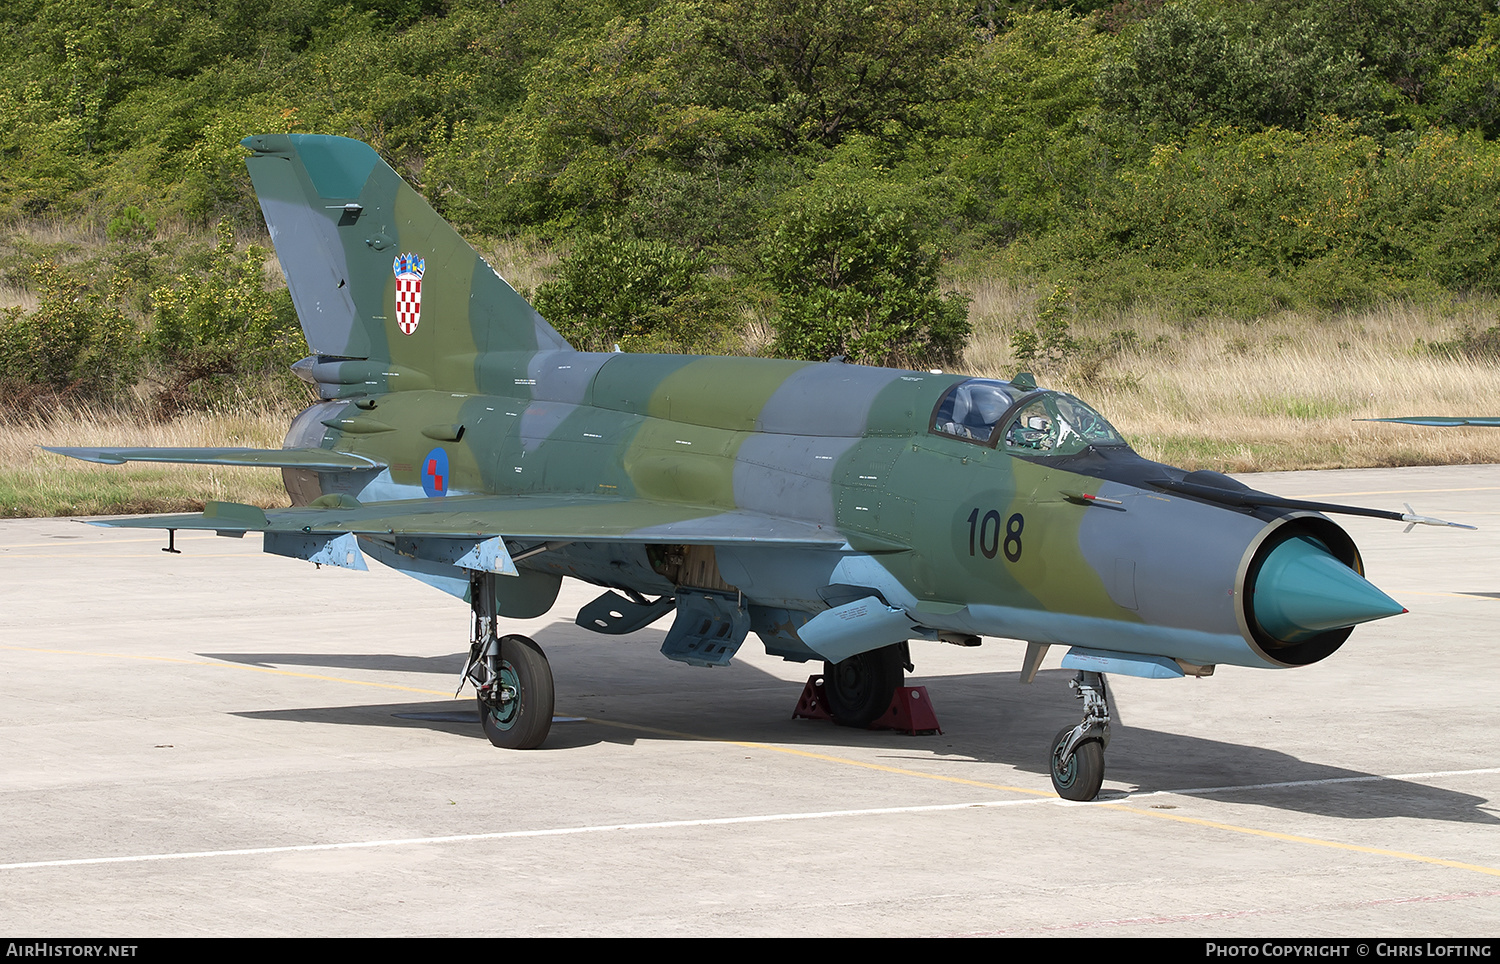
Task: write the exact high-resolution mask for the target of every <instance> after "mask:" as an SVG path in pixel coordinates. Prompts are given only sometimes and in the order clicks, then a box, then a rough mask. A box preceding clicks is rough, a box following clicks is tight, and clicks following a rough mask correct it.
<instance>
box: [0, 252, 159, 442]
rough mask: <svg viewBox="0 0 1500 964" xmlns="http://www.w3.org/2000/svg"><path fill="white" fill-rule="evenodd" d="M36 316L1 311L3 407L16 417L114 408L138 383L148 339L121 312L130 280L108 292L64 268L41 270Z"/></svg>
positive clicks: (115, 282)
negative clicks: (37, 410)
mask: <svg viewBox="0 0 1500 964" xmlns="http://www.w3.org/2000/svg"><path fill="white" fill-rule="evenodd" d="M33 278H34V279H35V283H36V287H37V290H38V291H39V293H40V295H41V298H40V302H39V304H38V305H37V307H36V310H35V311H32V312H29V313H28V312H23V311H21V309H19V308H7V309H4V310H3V311H0V399H3V400H4V403H5V404H4V405H3V406H0V407H3V408H6V409H10V410H11V411H13V412H17V411H27V410H30V409H31V408H33V407H35V406H37V405H41V404H48V403H51V404H55V403H57V402H71V401H77V402H84V403H91V402H110V401H114V400H115V399H117V398H118V396H119V395H120V393H121V392H122V391H123V390H124V389H125V388H127V387H129V385H130V384H131V382H132V381H133V380H134V378H135V375H136V372H137V370H138V369H137V366H138V362H139V357H140V356H139V351H138V348H139V343H140V335H139V332H138V331H137V329H136V326H135V324H134V323H133V322H132V321H131V320H130V319H129V318H127V317H126V316H125V313H124V312H123V311H121V309H120V297H119V295H120V288H121V286H122V285H123V284H124V279H123V278H122V277H120V276H118V275H117V276H115V277H113V278H111V279H110V280H109V281H108V282H107V288H106V290H104V291H100V290H98V288H96V287H93V286H90V285H88V284H86V283H84V282H83V281H80V280H78V279H75V278H71V277H69V276H68V275H67V274H66V273H65V272H63V271H62V270H61V269H60V268H58V267H57V265H56V264H54V263H52V262H50V261H48V262H42V263H39V264H37V265H36V266H35V268H34V269H33Z"/></svg>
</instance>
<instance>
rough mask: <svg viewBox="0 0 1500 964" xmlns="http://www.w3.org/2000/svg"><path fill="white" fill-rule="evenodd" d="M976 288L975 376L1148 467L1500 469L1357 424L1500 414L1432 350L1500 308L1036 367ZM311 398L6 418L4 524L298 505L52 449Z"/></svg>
mask: <svg viewBox="0 0 1500 964" xmlns="http://www.w3.org/2000/svg"><path fill="white" fill-rule="evenodd" d="M70 237H71V236H69V235H68V234H67V232H66V231H64V230H63V229H62V228H61V227H58V226H49V225H45V224H42V225H36V226H32V227H31V228H30V230H29V231H28V232H27V238H28V240H29V241H31V242H32V243H37V244H53V245H64V244H66V243H67V242H69V240H70ZM73 240H76V239H73ZM484 254H485V256H486V257H487V258H488V259H489V260H490V262H491V263H492V264H494V265H495V267H496V268H497V269H498V270H499V271H500V273H501V274H502V275H503V276H504V277H506V278H507V279H509V280H511V281H512V283H513V284H514V285H515V286H516V287H517V288H519V289H522V290H527V289H534V288H535V287H536V285H537V284H538V283H540V282H541V281H544V280H546V278H547V277H548V276H549V274H550V272H551V271H552V270H553V269H554V268H555V264H556V256H555V254H553V253H551V252H548V251H546V250H543V249H542V248H540V247H538V246H536V245H534V244H529V243H520V242H510V243H506V242H494V243H492V244H490V245H489V246H487V247H485V248H484ZM266 270H267V276H268V278H272V277H273V275H276V274H278V272H277V267H276V265H275V262H274V259H272V260H271V261H270V262H268V264H267V266H266ZM273 280H274V279H273ZM962 287H963V288H964V290H965V291H966V292H967V293H968V294H970V295H971V298H972V301H971V307H970V319H971V322H972V323H973V326H974V334H973V337H972V338H971V340H970V344H969V348H968V352H967V355H966V358H965V365H964V371H966V372H969V373H973V374H977V375H986V376H990V377H999V378H1009V377H1010V376H1012V375H1013V374H1015V372H1016V371H1018V370H1020V369H1021V368H1023V367H1029V368H1031V369H1032V370H1033V371H1034V372H1035V373H1036V375H1037V377H1038V381H1039V382H1040V383H1041V384H1043V385H1045V386H1047V387H1051V388H1058V389H1062V390H1064V391H1068V392H1072V393H1073V394H1076V395H1078V396H1079V397H1081V398H1083V399H1084V400H1086V401H1088V402H1090V403H1091V404H1093V405H1094V406H1095V407H1096V408H1098V409H1099V410H1100V411H1101V412H1103V413H1104V414H1105V415H1106V416H1107V417H1108V418H1109V419H1110V421H1112V422H1113V423H1114V424H1115V425H1116V427H1118V428H1119V429H1120V431H1121V432H1122V433H1123V434H1124V435H1125V436H1126V438H1128V439H1129V440H1130V441H1131V443H1132V444H1133V445H1134V446H1135V447H1136V449H1137V450H1138V451H1139V452H1140V453H1141V454H1142V455H1145V456H1146V457H1148V458H1152V459H1157V460H1160V461H1163V462H1168V463H1171V464H1174V465H1180V466H1183V467H1185V468H1190V469H1196V468H1211V469H1217V470H1220V471H1226V472H1254V471H1273V470H1286V469H1309V468H1351V467H1370V466H1399V465H1442V464H1452V463H1489V462H1496V463H1500V431H1497V430H1492V429H1440V428H1420V427H1415V426H1404V425H1390V424H1382V423H1370V422H1361V421H1357V420H1358V419H1364V418H1380V417H1390V416H1401V415H1500V366H1497V365H1496V364H1494V363H1492V362H1484V361H1475V360H1470V359H1464V358H1455V357H1449V356H1444V355H1442V354H1438V353H1434V352H1431V351H1425V350H1421V349H1420V348H1419V347H1418V346H1419V345H1421V344H1430V343H1434V342H1451V341H1453V340H1454V339H1455V338H1456V337H1457V336H1458V335H1459V334H1460V333H1461V332H1462V331H1464V330H1471V331H1482V330H1484V329H1486V328H1489V327H1490V326H1491V325H1493V324H1495V322H1496V319H1497V316H1500V300H1497V299H1483V298H1475V299H1469V300H1463V299H1455V300H1453V301H1451V302H1448V303H1441V304H1432V305H1413V304H1406V303H1391V304H1386V305H1384V306H1381V307H1378V308H1374V309H1370V310H1367V311H1361V312H1351V313H1347V314H1340V315H1331V316H1330V315H1326V314H1314V313H1284V314H1280V315H1275V316H1271V317H1267V318H1261V319H1257V320H1255V321H1251V322H1245V321H1239V320H1235V319H1228V318H1201V319H1190V320H1186V321H1184V320H1183V319H1181V318H1180V317H1178V316H1177V315H1175V314H1170V313H1167V312H1162V311H1158V310H1155V309H1151V308H1142V309H1138V310H1135V311H1131V312H1122V313H1118V314H1113V315H1109V316H1101V317H1082V316H1074V317H1072V318H1071V319H1070V325H1071V329H1070V330H1071V333H1072V334H1073V336H1074V337H1075V338H1080V339H1093V340H1094V341H1095V342H1096V343H1100V344H1102V343H1103V342H1104V341H1105V340H1107V339H1108V338H1109V337H1110V336H1111V333H1114V332H1119V331H1122V330H1129V331H1132V332H1134V333H1135V337H1134V339H1133V342H1132V343H1131V344H1130V346H1129V347H1127V348H1126V349H1125V350H1122V351H1118V352H1116V353H1113V354H1110V353H1101V352H1097V351H1095V352H1094V353H1092V354H1090V353H1089V352H1087V351H1084V352H1079V353H1077V355H1076V356H1075V357H1073V358H1071V359H1069V360H1066V361H1064V362H1062V363H1058V364H1054V365H1051V366H1046V365H1040V364H1032V365H1027V366H1022V365H1021V364H1019V363H1018V362H1017V361H1016V360H1015V358H1014V357H1013V356H1012V354H1011V349H1010V336H1011V335H1012V334H1013V333H1014V332H1015V331H1017V330H1019V329H1021V328H1024V327H1030V326H1032V325H1034V324H1035V323H1036V321H1037V309H1038V306H1039V295H1040V294H1042V293H1043V289H1040V288H1039V287H1038V286H1035V285H1030V284H1026V283H1021V282H1016V281H1013V280H1009V279H1007V278H1004V277H1001V276H997V275H994V274H986V273H982V272H981V273H977V274H975V275H974V276H973V277H971V278H969V279H966V281H965V282H964V284H963V285H962ZM1047 290H1050V289H1047ZM33 301H34V295H32V294H31V293H30V292H29V291H27V290H25V289H24V288H20V287H11V286H8V285H5V284H4V283H0V306H7V305H18V306H21V307H23V308H29V307H31V306H32V302H33ZM763 308H764V306H757V307H756V308H755V309H754V310H750V311H747V315H746V333H745V341H746V350H747V351H750V352H754V351H756V350H757V349H759V350H762V351H763V350H764V347H765V345H767V344H768V343H769V341H770V339H771V336H772V334H773V329H772V328H771V327H770V325H769V322H768V320H767V316H766V315H765V312H764V311H763V310H762V309H763ZM302 404H304V402H302V401H300V400H299V401H289V402H287V403H286V404H285V405H281V406H277V405H275V404H268V403H266V402H264V401H257V402H250V401H246V402H244V403H242V404H241V405H239V406H238V407H234V408H229V409H225V410H223V411H219V412H213V413H194V414H189V415H186V416H184V417H182V418H179V419H176V420H174V421H171V422H166V423H152V422H145V421H142V420H140V419H138V418H136V417H134V416H133V415H131V414H126V413H119V412H108V411H64V412H58V413H55V414H53V415H51V416H49V417H46V418H38V419H31V420H17V419H15V418H11V419H9V420H7V419H5V418H4V413H0V517H20V516H52V515H102V514H116V513H133V512H170V511H196V510H198V509H201V508H202V506H203V503H204V501H206V500H211V499H212V500H228V501H236V502H248V503H252V504H255V505H260V506H263V507H267V508H270V507H275V506H283V505H286V504H287V498H286V494H285V492H284V490H283V488H282V484H281V475H280V473H279V472H276V471H272V470H267V469H234V468H217V467H207V466H178V465H142V464H139V463H132V464H130V465H124V466H108V465H95V464H90V463H85V462H79V461H76V460H72V459H65V458H63V457H61V456H57V455H53V454H51V453H48V452H44V451H42V450H41V449H40V448H38V446H40V445H142V446H146V445H161V446H199V445H241V446H253V447H271V448H274V447H278V446H279V445H280V444H281V439H282V437H283V435H284V434H285V431H286V427H287V425H288V423H289V422H290V420H291V418H292V416H293V415H294V414H295V412H296V410H298V409H300V408H301V406H302Z"/></svg>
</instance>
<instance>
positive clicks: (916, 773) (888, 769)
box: [584, 717, 1056, 797]
mask: <svg viewBox="0 0 1500 964" xmlns="http://www.w3.org/2000/svg"><path fill="white" fill-rule="evenodd" d="M584 719H586V720H587V721H588V722H590V723H597V724H598V725H600V726H612V727H616V728H618V729H622V730H638V731H640V732H642V733H654V734H656V735H658V736H668V737H672V738H674V739H679V740H693V741H695V742H699V743H720V744H723V745H724V746H739V747H744V748H745V749H748V750H769V751H771V752H772V753H784V754H786V755H787V756H797V757H803V758H805V759H808V760H820V761H822V762H824V763H841V764H843V765H845V766H852V767H859V768H861V769H865V770H877V771H879V772H881V773H895V774H898V775H900V776H907V777H921V778H923V779H926V780H937V781H940V782H942V783H958V784H962V785H963V786H967V787H982V788H984V789H986V790H1009V791H1010V792H1012V793H1024V794H1027V795H1029V796H1038V797H1053V796H1056V794H1054V793H1052V792H1051V791H1050V790H1033V789H1030V788H1028V787H1012V786H1007V785H1005V784H1003V783H985V782H983V781H980V780H966V779H964V778H963V777H948V776H943V775H942V774H938V773H926V772H924V771H922V770H908V769H905V768H904V767H893V766H886V765H885V764H883V763H867V762H865V761H864V760H851V759H850V758H848V757H842V756H830V755H829V754H826V753H813V752H811V751H808V750H797V749H793V748H792V747H789V746H778V745H777V744H775V743H755V742H750V741H747V740H721V739H717V738H715V737H709V736H700V735H699V734H696V733H684V732H680V731H677V730H665V729H661V728H660V727H655V726H641V725H639V724H636V723H616V722H614V721H613V720H600V719H595V718H594V717H584Z"/></svg>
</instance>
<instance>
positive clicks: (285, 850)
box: [0, 767, 1500, 870]
mask: <svg viewBox="0 0 1500 964" xmlns="http://www.w3.org/2000/svg"><path fill="white" fill-rule="evenodd" d="M1491 773H1500V767H1488V768H1486V769H1482V770H1434V771H1431V772H1429V773H1398V774H1392V775H1390V776H1375V775H1370V776H1358V777H1330V778H1328V779H1325V780H1288V781H1285V782H1283V783H1254V784H1245V785H1241V786H1229V787H1196V788H1191V789H1184V790H1152V791H1148V792H1146V793H1124V794H1120V795H1119V796H1111V797H1108V798H1106V799H1103V800H1094V801H1090V802H1089V803H1075V802H1071V801H1067V800H1060V799H1058V798H1056V797H1026V798H1023V799H1020V800H981V801H975V802H972V803H940V804H928V805H925V806H912V807H872V808H868V809H863V810H820V811H814V812H810V813H768V814H755V815H751V816H745V817H711V818H705V819H701V820H659V821H654V822H649V823H610V824H598V825H595V826H585V827H554V828H552V829H549V830H505V831H499V832H496V833H471V834H457V835H453V836H448V837H406V838H401V839H395V840H359V841H351V842H346V843H329V844H298V845H294V846H287V847H246V848H243V849H239V850H196V851H187V852H182V853H168V854H132V855H128V856H122V857H78V858H74V859H70V860H31V861H24V862H20V863H11V864H0V870H33V869H37V868H41V867H81V866H87V865H91V864H134V863H146V862H149V861H153V860H197V859H201V858H205V857H254V856H260V855H264V854H292V853H315V852H317V851H323V850H368V849H373V848H377V847H408V846H413V845H417V844H450V843H474V842H478V841H482V840H516V839H520V838H525V837H567V836H573V835H575V834H585V833H614V832H618V831H623V830H675V829H681V828H685V827H725V826H732V825H734V824H749V823H777V822H783V821H791V820H828V819H832V818H834V817H872V816H883V815H888V814H896V813H942V812H946V811H954V810H984V809H995V808H999V807H1022V806H1029V805H1035V804H1053V805H1055V806H1068V807H1087V806H1093V805H1095V804H1110V803H1120V802H1121V801H1123V800H1135V799H1139V798H1142V797H1155V796H1171V795H1181V794H1203V793H1231V792H1233V791H1235V790H1276V789H1284V788H1293V787H1310V786H1324V785H1327V784H1334V783H1372V782H1376V781H1382V780H1420V779H1431V778H1434V777H1456V776H1476V775H1483V774H1491Z"/></svg>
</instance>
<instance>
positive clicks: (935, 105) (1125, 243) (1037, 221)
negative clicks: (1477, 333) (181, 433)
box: [0, 0, 1500, 411]
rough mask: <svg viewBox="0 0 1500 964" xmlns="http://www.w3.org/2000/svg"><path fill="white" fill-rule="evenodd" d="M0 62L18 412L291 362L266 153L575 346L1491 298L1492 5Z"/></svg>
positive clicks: (468, 0) (568, 26) (946, 346)
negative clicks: (497, 242)
mask: <svg viewBox="0 0 1500 964" xmlns="http://www.w3.org/2000/svg"><path fill="white" fill-rule="evenodd" d="M0 38H3V42H0V222H3V223H4V225H6V226H7V227H6V228H5V230H4V231H3V234H4V235H5V236H6V240H5V241H4V242H3V243H0V295H3V296H4V297H5V298H6V301H3V302H0V304H4V303H9V304H11V305H13V306H14V307H11V308H8V309H3V310H4V312H5V313H4V314H3V315H0V379H4V380H5V382H6V384H7V385H8V388H7V389H6V390H7V392H8V395H7V397H8V398H10V399H12V400H21V401H24V400H26V399H32V400H36V399H44V398H55V397H57V396H58V395H62V396H70V397H88V398H109V397H111V396H114V395H116V394H117V393H119V392H120V391H122V390H123V389H124V388H125V387H127V386H129V385H131V384H134V383H136V381H137V380H138V379H139V378H140V377H141V375H142V374H143V373H145V374H149V375H150V376H151V377H153V378H155V379H156V384H157V385H158V386H159V387H160V393H159V397H158V399H157V406H158V409H159V410H161V411H170V410H174V409H175V408H178V407H180V406H182V405H189V404H195V403H197V402H200V401H202V400H205V399H211V398H212V397H213V396H214V393H215V391H217V390H218V389H217V388H216V386H222V384H223V383H224V382H225V381H226V380H229V381H232V380H233V379H235V378H237V377H240V376H242V375H243V374H244V373H245V372H247V371H252V370H256V371H258V370H261V369H276V368H279V367H282V366H283V365H284V363H286V362H287V361H289V360H293V359H295V358H296V357H298V356H299V354H300V353H301V351H302V346H301V345H300V344H299V335H298V333H297V331H296V328H295V324H294V319H293V317H292V315H291V312H290V302H289V300H288V299H287V298H286V296H285V293H284V292H277V291H275V290H274V285H273V286H271V288H267V286H266V285H264V284H263V283H262V278H261V274H260V272H259V265H260V262H261V260H262V259H263V258H264V255H265V252H264V251H263V250H258V249H251V250H247V249H246V247H245V245H246V243H247V242H250V241H259V243H261V244H264V238H263V228H262V227H261V226H260V221H259V211H258V208H257V207H256V205H255V202H254V198H253V195H252V193H251V191H250V186H249V183H248V178H247V177H246V175H245V170H244V166H243V164H242V163H241V158H242V157H243V154H244V152H243V149H242V148H240V147H239V140H240V138H241V137H243V136H245V135H246V134H250V133H258V132H281V131H300V132H315V133H332V134H344V135H348V136H351V137H356V138H360V139H362V140H365V141H368V142H370V143H371V144H373V145H374V146H375V147H376V148H377V149H378V150H379V151H380V152H381V153H382V154H383V155H384V156H385V157H386V158H387V159H388V160H389V161H390V162H391V163H392V165H393V166H394V167H395V168H396V169H397V170H398V171H401V172H402V173H403V174H404V175H405V176H407V177H408V178H409V179H410V180H412V181H413V182H414V183H415V184H416V185H417V186H418V188H419V189H420V190H421V191H422V192H423V193H424V194H425V195H426V196H427V197H428V198H430V199H431V200H432V201H433V203H434V204H435V205H436V206H437V207H438V208H439V210H440V211H441V212H442V213H443V214H444V215H445V216H447V217H449V218H450V219H452V220H453V221H454V222H455V223H457V224H458V225H459V226H460V228H461V229H462V230H464V231H465V232H466V233H468V234H469V236H470V237H473V238H476V239H478V240H479V241H480V243H481V245H483V244H484V243H486V239H490V240H494V239H507V240H508V241H509V242H511V243H524V244H525V245H527V246H529V249H530V250H534V251H540V252H553V253H555V254H556V255H557V256H560V257H561V259H562V260H561V261H560V262H559V263H557V265H556V267H555V270H554V271H552V272H551V277H550V280H549V281H548V283H546V284H543V285H541V286H540V287H539V288H538V289H537V290H535V291H533V292H530V293H531V294H532V295H534V296H535V299H536V301H537V303H538V305H539V307H540V308H541V310H542V311H543V313H544V314H545V315H547V317H549V318H550V319H552V320H553V321H554V322H555V323H556V324H557V326H558V327H559V329H560V330H562V331H564V332H565V333H566V334H568V335H569V336H570V337H571V338H572V339H573V340H574V342H575V344H579V345H580V346H581V347H602V346H607V345H609V344H612V343H619V344H621V345H622V346H623V347H625V348H626V349H627V350H718V351H723V350H730V351H735V350H740V351H744V350H752V349H751V348H747V347H746V345H747V343H746V339H745V334H744V328H745V325H746V320H747V319H754V318H759V319H762V320H763V321H764V322H765V323H766V325H768V326H769V328H770V332H771V334H770V337H769V338H768V339H762V342H761V344H760V345H759V346H757V347H756V349H755V350H763V351H771V352H777V353H783V354H790V355H796V356H801V357H812V358H824V357H828V356H831V355H846V356H848V357H849V358H850V359H851V360H858V361H867V362H874V363H902V364H912V365H924V366H925V365H929V364H952V363H953V362H954V361H955V360H956V359H957V358H959V357H960V356H961V354H962V351H963V346H964V340H965V337H966V335H967V332H968V326H969V324H970V321H969V318H968V316H967V312H966V307H965V306H966V299H965V297H964V294H963V292H964V290H965V286H966V279H971V278H973V277H975V276H977V275H986V276H993V275H996V274H999V275H1003V276H1006V277H1009V278H1013V279H1024V280H1025V281H1026V282H1027V283H1029V284H1036V285H1038V286H1040V288H1041V289H1042V290H1044V291H1050V292H1052V295H1051V297H1050V300H1044V303H1043V310H1042V311H1041V313H1040V315H1039V322H1046V321H1047V320H1048V317H1053V318H1055V317H1056V316H1057V315H1058V314H1059V313H1062V314H1063V315H1065V316H1066V317H1067V318H1070V319H1074V320H1075V321H1077V322H1080V323H1082V322H1084V321H1086V320H1087V319H1088V318H1091V317H1100V316H1103V315H1106V314H1108V313H1109V312H1111V311H1118V310H1120V309H1123V308H1128V307H1130V306H1132V305H1138V304H1141V303H1143V302H1155V303H1159V304H1161V305H1162V306H1163V309H1164V311H1166V312H1167V313H1169V314H1173V315H1177V316H1181V317H1184V318H1190V317H1197V316H1201V315H1217V316H1228V317H1235V318H1254V317H1258V316H1263V315H1267V314H1270V313H1273V312H1276V311H1280V310H1283V309H1288V308H1291V309H1303V310H1310V311H1314V312H1339V311H1343V310H1347V309H1352V308H1359V307H1365V306H1369V305H1371V304H1375V303H1379V302H1383V301H1389V300H1392V299H1412V300H1418V301H1421V300H1423V299H1429V300H1430V299H1445V298H1453V297H1463V296H1466V295H1469V294H1473V293H1481V294H1493V293H1496V292H1497V289H1500V247H1497V246H1500V147H1497V144H1496V141H1495V138H1496V137H1497V136H1500V15H1497V13H1496V12H1495V9H1494V4H1493V3H1491V2H1489V0H1338V2H1332V3H1329V2H1321V3H1314V2H1311V0H1197V2H1163V0H1126V2H1122V3H1118V4H1113V5H1108V4H1096V3H1091V2H1088V0H1079V2H1076V3H1067V2H1052V3H1042V4H1037V5H1035V6H1033V5H1030V4H1007V3H980V4H972V3H971V4H952V3H941V2H933V0H887V2H884V3H880V4H876V5H867V4H865V3H864V2H855V0H737V2H734V3H729V2H716V0H703V2H698V3H673V2H654V0H594V2H589V3H584V4H579V3H576V2H568V3H564V2H561V0H511V2H505V3H493V2H479V0H446V2H444V0H345V2H337V3H336V2H333V0H254V2H251V0H15V2H12V3H10V4H8V5H6V6H5V7H4V8H3V9H0ZM216 232H217V233H216ZM1049 311H1050V312H1051V315H1050V316H1049V315H1048V314H1047V312H1049ZM1027 334H1029V335H1030V336H1031V337H1032V338H1033V342H1032V346H1033V350H1035V349H1036V344H1037V343H1036V339H1038V338H1044V336H1045V335H1046V332H1045V331H1044V330H1043V329H1042V327H1041V326H1040V325H1039V327H1038V330H1037V331H1036V332H1029V333H1027ZM1022 340H1023V343H1024V338H1023V339H1022ZM1022 347H1023V348H1024V344H1023V346H1022ZM17 404H19V402H17Z"/></svg>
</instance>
